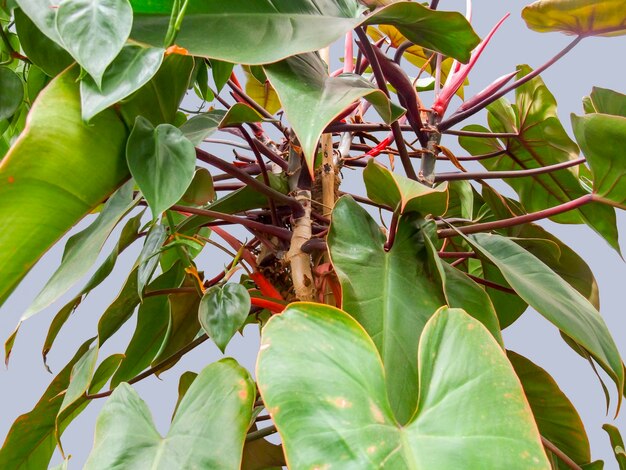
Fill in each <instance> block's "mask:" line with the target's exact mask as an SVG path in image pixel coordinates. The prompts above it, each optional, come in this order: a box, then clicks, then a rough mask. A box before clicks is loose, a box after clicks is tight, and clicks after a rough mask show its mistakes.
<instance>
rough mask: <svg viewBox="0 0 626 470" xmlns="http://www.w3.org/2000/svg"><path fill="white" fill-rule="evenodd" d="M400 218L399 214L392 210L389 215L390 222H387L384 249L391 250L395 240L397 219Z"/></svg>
mask: <svg viewBox="0 0 626 470" xmlns="http://www.w3.org/2000/svg"><path fill="white" fill-rule="evenodd" d="M399 219H400V214H398V212H396V211H394V213H393V215H392V216H391V224H389V235H388V236H387V241H386V242H385V246H384V249H385V251H389V250H391V248H392V247H393V242H394V241H395V240H396V232H397V231H398V220H399Z"/></svg>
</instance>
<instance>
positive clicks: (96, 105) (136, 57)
mask: <svg viewBox="0 0 626 470" xmlns="http://www.w3.org/2000/svg"><path fill="white" fill-rule="evenodd" d="M163 53H164V51H163V49H159V48H156V47H147V48H145V47H139V46H135V45H128V46H125V47H124V48H123V49H122V51H121V52H120V53H119V55H118V56H117V57H116V58H115V60H114V61H113V62H112V63H111V65H109V67H108V68H107V69H106V71H105V72H104V75H103V76H102V83H101V86H98V85H97V84H96V82H95V81H94V80H93V79H92V78H91V77H89V76H86V77H85V78H83V79H82V80H81V82H80V97H81V107H82V113H83V119H84V120H85V121H89V120H90V119H91V118H92V117H94V116H95V115H96V114H98V113H99V112H101V111H103V110H105V109H106V108H108V107H109V106H111V105H112V104H115V103H117V102H118V101H120V100H123V99H124V98H126V97H127V96H129V95H131V94H132V93H133V92H135V91H137V90H138V89H139V88H141V87H142V86H143V85H145V84H146V83H148V81H149V80H150V79H151V78H152V77H153V76H154V74H156V73H157V70H159V67H160V66H161V62H163Z"/></svg>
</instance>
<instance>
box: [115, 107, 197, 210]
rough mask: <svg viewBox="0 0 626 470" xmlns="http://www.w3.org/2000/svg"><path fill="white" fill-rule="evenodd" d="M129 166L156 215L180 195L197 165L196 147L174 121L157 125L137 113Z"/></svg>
mask: <svg viewBox="0 0 626 470" xmlns="http://www.w3.org/2000/svg"><path fill="white" fill-rule="evenodd" d="M126 159H127V160H128V168H129V169H130V173H131V174H132V175H133V178H134V180H135V181H136V182H137V185H138V186H139V189H140V190H141V192H142V193H143V195H144V196H145V198H146V201H148V204H149V205H150V209H151V210H152V216H153V218H156V217H158V215H159V214H160V213H161V212H163V211H164V210H166V209H168V208H169V207H170V206H171V205H173V204H176V202H177V201H178V200H179V199H180V198H181V196H182V195H183V194H185V191H186V190H187V188H188V187H189V184H190V183H191V180H192V179H193V174H194V171H195V169H196V150H195V148H194V146H193V144H192V143H191V142H189V140H187V138H186V137H185V136H184V135H183V133H182V132H181V130H180V129H178V128H176V127H174V126H172V125H171V124H159V125H158V126H156V127H154V126H153V125H152V123H150V121H148V120H147V119H145V118H143V117H141V116H138V117H137V119H136V120H135V126H134V127H133V130H132V132H131V133H130V137H129V138H128V144H127V145H126Z"/></svg>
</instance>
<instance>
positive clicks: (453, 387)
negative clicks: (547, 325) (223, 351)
mask: <svg viewBox="0 0 626 470" xmlns="http://www.w3.org/2000/svg"><path fill="white" fill-rule="evenodd" d="M335 351H337V352H339V351H340V352H341V355H342V357H343V358H344V359H343V361H342V362H341V363H339V362H337V361H336V360H335V359H334V358H333V356H332V354H333V352H335ZM433 357H436V358H437V359H436V360H433V359H432V358H433ZM459 357H464V358H465V360H463V361H459V360H458V358H459ZM381 359H382V362H381ZM413 361H414V362H416V363H417V364H418V368H419V371H420V379H419V400H418V401H417V403H416V404H414V409H413V412H411V419H410V420H409V422H408V423H407V424H406V425H404V426H400V424H399V423H398V422H397V421H396V419H395V417H394V413H393V411H392V409H391V406H390V404H389V401H388V400H387V396H386V393H385V375H384V373H383V363H384V358H381V357H380V356H379V355H378V354H377V352H376V347H375V345H374V343H373V342H372V339H371V338H370V337H368V335H367V334H366V332H365V331H364V330H363V329H361V328H360V326H359V325H358V324H357V323H356V321H355V320H354V319H352V318H351V317H350V316H349V315H347V314H346V313H344V312H341V311H338V310H335V309H332V308H330V307H326V306H321V305H314V304H305V303H303V304H298V305H294V306H292V307H290V308H289V309H288V310H287V311H286V312H285V313H283V314H282V315H281V316H278V317H275V318H273V319H272V320H271V321H270V322H269V323H268V325H267V326H266V327H265V329H264V331H263V341H262V344H261V353H260V354H259V362H258V381H259V390H260V391H261V395H262V397H263V400H264V401H265V404H266V405H267V406H268V408H269V410H270V411H271V412H272V417H273V419H274V422H275V423H276V426H277V428H278V429H279V431H280V433H281V437H282V439H283V442H284V446H285V453H286V457H287V460H288V462H289V463H290V465H292V466H293V467H294V468H302V467H305V466H308V465H311V464H313V465H316V466H318V467H321V468H323V466H324V465H336V464H340V465H341V466H342V467H344V468H389V469H395V468H440V469H453V468H459V466H463V467H464V468H476V469H478V468H497V466H499V465H503V464H504V465H506V466H507V468H508V467H510V468H519V469H531V468H537V469H539V468H541V469H544V468H547V467H548V462H547V459H546V456H545V454H544V452H543V450H542V448H541V444H540V441H539V434H538V432H537V428H536V425H535V423H534V422H533V420H532V414H531V411H530V408H529V406H528V403H527V402H526V399H525V398H524V394H523V392H522V389H521V387H520V384H519V381H518V379H517V378H516V376H515V374H514V372H513V368H512V367H511V364H510V363H509V362H508V361H507V360H506V356H505V354H504V351H502V349H501V348H500V346H499V345H498V344H497V343H496V342H495V341H494V340H493V338H492V337H491V335H490V334H489V333H488V332H487V330H485V328H483V327H482V326H481V324H480V323H479V322H478V321H476V320H473V319H472V318H471V317H470V316H469V315H467V314H466V313H465V312H463V311H462V310H455V309H451V310H450V309H445V308H444V309H441V310H439V311H438V312H437V313H435V314H434V316H433V317H432V318H431V319H430V320H429V321H428V323H427V324H426V327H425V328H424V331H423V333H422V335H421V339H420V345H419V355H418V356H416V357H414V358H413ZM396 416H397V415H396ZM310 436H315V438H313V439H311V438H310Z"/></svg>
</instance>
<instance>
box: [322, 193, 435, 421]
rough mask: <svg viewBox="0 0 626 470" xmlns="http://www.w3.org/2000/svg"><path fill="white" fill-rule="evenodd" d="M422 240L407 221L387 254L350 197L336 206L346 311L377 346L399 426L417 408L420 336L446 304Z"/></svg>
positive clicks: (335, 249) (334, 231) (332, 243)
mask: <svg viewBox="0 0 626 470" xmlns="http://www.w3.org/2000/svg"><path fill="white" fill-rule="evenodd" d="M423 237H424V234H423V232H422V231H421V230H420V227H419V219H418V218H417V216H416V215H414V214H410V215H407V216H403V217H402V218H401V219H400V223H399V225H398V231H397V234H396V238H395V241H394V244H393V246H392V248H391V250H389V251H385V248H384V245H385V236H384V235H383V234H382V232H381V230H380V227H379V226H378V224H377V223H376V222H375V221H374V220H373V219H372V218H371V217H370V216H369V215H368V214H367V212H366V211H365V210H364V209H363V208H362V207H361V206H359V205H358V204H357V203H356V202H355V201H354V200H353V199H352V198H350V197H342V198H341V199H339V201H337V204H336V205H335V208H334V210H333V213H332V223H331V226H330V232H329V234H328V246H329V250H330V255H331V259H332V263H333V266H334V267H335V270H336V272H337V276H338V277H339V281H340V282H341V287H342V299H343V300H342V302H343V303H342V308H343V309H344V310H345V311H346V312H348V313H349V314H350V315H352V316H353V317H354V318H355V319H356V320H357V321H358V322H359V323H360V324H361V325H363V327H364V328H365V330H366V331H367V332H368V333H369V335H370V336H371V337H372V339H373V340H374V343H375V344H376V347H377V348H378V350H379V352H380V355H381V357H382V359H383V364H384V365H385V373H386V375H387V387H388V393H389V401H390V402H391V406H392V408H393V410H394V413H395V416H396V418H397V419H398V421H399V422H401V423H405V422H407V421H408V419H409V418H410V417H411V415H412V414H413V411H414V409H415V403H416V402H417V393H418V389H417V363H416V362H415V357H416V355H417V347H418V343H419V335H420V333H421V331H422V330H423V328H424V325H425V324H426V322H427V321H428V319H429V318H430V317H431V316H432V315H433V314H434V313H435V311H436V310H437V309H438V308H439V307H441V306H442V305H445V304H446V300H445V298H444V295H443V293H442V288H441V286H440V284H439V279H438V274H437V273H436V270H434V269H431V267H430V265H429V263H428V253H427V251H426V249H425V246H424V240H423Z"/></svg>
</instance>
